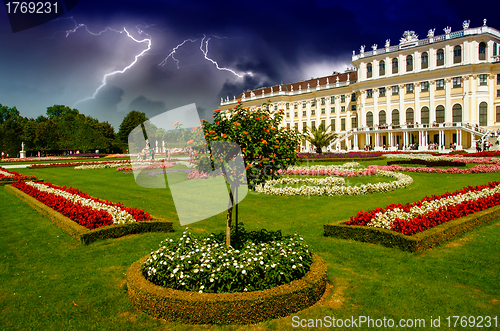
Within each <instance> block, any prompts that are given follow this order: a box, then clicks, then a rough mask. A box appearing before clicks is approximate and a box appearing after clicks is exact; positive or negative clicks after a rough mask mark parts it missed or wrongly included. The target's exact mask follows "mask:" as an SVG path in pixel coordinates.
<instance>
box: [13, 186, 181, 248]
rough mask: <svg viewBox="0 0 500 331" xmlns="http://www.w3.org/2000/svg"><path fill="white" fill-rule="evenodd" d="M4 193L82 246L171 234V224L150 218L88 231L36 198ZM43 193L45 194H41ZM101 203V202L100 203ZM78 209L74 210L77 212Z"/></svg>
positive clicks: (22, 194) (18, 190)
mask: <svg viewBox="0 0 500 331" xmlns="http://www.w3.org/2000/svg"><path fill="white" fill-rule="evenodd" d="M5 189H6V191H8V192H10V193H12V194H14V195H16V196H17V197H19V198H20V199H21V200H23V201H25V202H26V203H28V204H29V205H30V206H31V207H33V209H35V210H36V211H37V212H38V213H40V214H42V215H43V216H47V217H48V218H49V219H50V220H51V221H52V222H53V223H54V224H56V225H57V226H58V227H60V228H62V229H63V230H64V231H66V232H67V233H68V234H69V235H71V236H73V237H75V238H77V239H78V240H79V241H81V242H82V243H84V244H90V243H92V242H94V241H96V240H101V239H108V238H119V237H122V236H125V235H129V234H136V233H144V232H173V231H174V230H173V223H172V222H170V221H167V220H164V219H161V218H158V217H152V216H150V220H142V221H140V222H129V223H125V224H112V225H107V226H103V227H99V228H94V229H92V230H91V229H89V228H86V227H84V226H82V225H80V224H78V223H77V222H75V221H74V220H72V219H70V218H68V217H66V216H64V215H62V214H61V213H59V212H58V211H56V210H54V209H52V208H51V207H49V206H47V205H45V204H44V203H42V202H40V201H38V200H37V199H36V198H34V197H32V196H30V195H28V194H27V193H24V192H23V191H21V190H20V189H18V188H15V187H14V186H12V185H7V186H6V187H5ZM41 193H45V192H41ZM101 202H102V201H101ZM77 209H79V208H74V210H77ZM80 210H81V209H80Z"/></svg>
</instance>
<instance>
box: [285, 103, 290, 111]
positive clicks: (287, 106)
mask: <svg viewBox="0 0 500 331" xmlns="http://www.w3.org/2000/svg"><path fill="white" fill-rule="evenodd" d="M288 109H290V104H289V103H288V102H287V103H286V110H288Z"/></svg>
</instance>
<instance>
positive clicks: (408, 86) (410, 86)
mask: <svg viewBox="0 0 500 331" xmlns="http://www.w3.org/2000/svg"><path fill="white" fill-rule="evenodd" d="M413 90H414V85H413V83H410V84H406V94H410V93H413Z"/></svg>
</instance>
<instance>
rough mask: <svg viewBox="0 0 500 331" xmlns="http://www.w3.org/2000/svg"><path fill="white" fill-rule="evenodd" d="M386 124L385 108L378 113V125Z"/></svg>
mask: <svg viewBox="0 0 500 331" xmlns="http://www.w3.org/2000/svg"><path fill="white" fill-rule="evenodd" d="M382 124H386V119H385V110H381V111H379V113H378V125H382Z"/></svg>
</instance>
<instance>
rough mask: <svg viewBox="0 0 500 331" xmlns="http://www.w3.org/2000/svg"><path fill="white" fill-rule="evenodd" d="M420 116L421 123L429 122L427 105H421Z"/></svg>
mask: <svg viewBox="0 0 500 331" xmlns="http://www.w3.org/2000/svg"><path fill="white" fill-rule="evenodd" d="M420 118H421V119H422V124H429V107H422V109H421V110H420Z"/></svg>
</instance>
